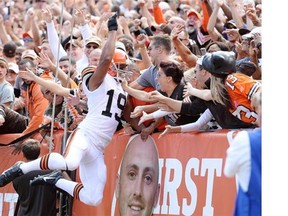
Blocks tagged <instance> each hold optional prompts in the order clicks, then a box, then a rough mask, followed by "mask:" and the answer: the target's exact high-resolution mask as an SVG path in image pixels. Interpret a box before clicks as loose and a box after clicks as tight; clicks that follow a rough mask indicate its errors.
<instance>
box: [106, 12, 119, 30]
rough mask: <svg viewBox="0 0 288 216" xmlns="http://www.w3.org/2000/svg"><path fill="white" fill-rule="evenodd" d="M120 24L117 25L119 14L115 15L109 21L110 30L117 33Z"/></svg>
mask: <svg viewBox="0 0 288 216" xmlns="http://www.w3.org/2000/svg"><path fill="white" fill-rule="evenodd" d="M117 29H118V23H117V14H116V13H115V14H114V15H113V16H111V17H110V18H109V20H108V30H109V31H117Z"/></svg>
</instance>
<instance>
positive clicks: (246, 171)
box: [224, 131, 251, 192]
mask: <svg viewBox="0 0 288 216" xmlns="http://www.w3.org/2000/svg"><path fill="white" fill-rule="evenodd" d="M224 174H225V175H226V176H227V177H234V176H235V175H236V174H237V180H238V181H239V184H240V186H241V188H242V189H243V191H244V192H246V191H247V190H248V185H249V179H250V174H251V152H250V144H249V135H248V132H247V131H241V132H239V133H238V134H237V135H236V136H235V138H234V139H233V140H232V142H231V143H230V147H229V148H228V149H227V156H226V162H225V166H224Z"/></svg>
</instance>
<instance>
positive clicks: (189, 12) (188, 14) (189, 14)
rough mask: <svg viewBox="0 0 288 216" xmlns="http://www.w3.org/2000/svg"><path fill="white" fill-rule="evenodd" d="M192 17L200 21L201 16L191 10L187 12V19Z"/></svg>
mask: <svg viewBox="0 0 288 216" xmlns="http://www.w3.org/2000/svg"><path fill="white" fill-rule="evenodd" d="M192 15H196V16H197V17H198V19H199V20H201V15H200V14H199V13H198V12H197V11H196V10H195V9H193V8H191V9H190V10H188V12H187V17H189V16H192Z"/></svg>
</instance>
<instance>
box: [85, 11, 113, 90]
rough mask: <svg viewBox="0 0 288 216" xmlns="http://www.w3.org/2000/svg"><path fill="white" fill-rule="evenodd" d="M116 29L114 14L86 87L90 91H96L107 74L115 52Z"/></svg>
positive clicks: (109, 21)
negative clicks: (96, 64)
mask: <svg viewBox="0 0 288 216" xmlns="http://www.w3.org/2000/svg"><path fill="white" fill-rule="evenodd" d="M117 29H118V24H117V15H116V13H115V14H114V15H113V16H111V17H110V18H109V20H108V30H109V32H108V38H107V42H106V43H105V45H104V47H103V49H102V53H101V56H100V60H99V64H98V66H97V68H96V72H95V73H93V75H92V77H91V78H90V80H89V84H88V87H89V90H90V91H93V90H95V89H97V88H98V87H99V86H100V85H101V83H102V82H103V80H104V78H105V76H106V74H107V71H108V70H109V67H110V63H111V61H112V58H113V55H114V52H115V43H116V36H117Z"/></svg>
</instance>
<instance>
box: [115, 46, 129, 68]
mask: <svg viewBox="0 0 288 216" xmlns="http://www.w3.org/2000/svg"><path fill="white" fill-rule="evenodd" d="M113 63H115V64H127V53H126V52H124V51H123V50H121V49H115V52H114V56H113Z"/></svg>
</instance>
